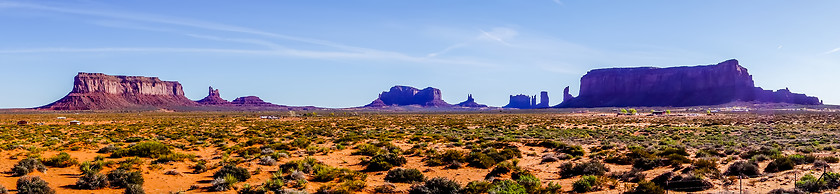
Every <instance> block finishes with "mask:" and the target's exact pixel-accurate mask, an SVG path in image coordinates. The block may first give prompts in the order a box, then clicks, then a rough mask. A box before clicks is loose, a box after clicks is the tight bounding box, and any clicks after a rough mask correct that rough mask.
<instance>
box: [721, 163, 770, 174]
mask: <svg viewBox="0 0 840 194" xmlns="http://www.w3.org/2000/svg"><path fill="white" fill-rule="evenodd" d="M760 174H761V172H760V170H759V168H758V164H757V163H755V162H749V161H745V160H740V161H736V162H735V163H732V164H731V165H729V167H728V168H726V171H724V172H723V175H727V176H747V177H754V176H758V175H760Z"/></svg>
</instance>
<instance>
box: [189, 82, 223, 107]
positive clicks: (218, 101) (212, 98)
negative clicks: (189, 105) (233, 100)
mask: <svg viewBox="0 0 840 194" xmlns="http://www.w3.org/2000/svg"><path fill="white" fill-rule="evenodd" d="M195 102H198V103H199V104H203V105H226V104H230V102H228V101H227V100H225V99H222V97H221V96H220V94H219V89H215V90H214V89H213V86H210V93H209V94H207V97H204V99H201V100H199V101H195Z"/></svg>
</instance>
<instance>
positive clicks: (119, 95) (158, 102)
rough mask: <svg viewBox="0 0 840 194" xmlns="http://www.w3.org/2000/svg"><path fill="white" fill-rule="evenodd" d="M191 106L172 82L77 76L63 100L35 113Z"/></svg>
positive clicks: (110, 76) (132, 77)
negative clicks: (41, 111) (43, 111)
mask: <svg viewBox="0 0 840 194" xmlns="http://www.w3.org/2000/svg"><path fill="white" fill-rule="evenodd" d="M195 105H197V104H196V103H195V102H193V101H192V100H190V99H187V97H185V96H184V90H183V89H182V87H181V84H180V83H178V82H175V81H161V80H160V79H158V78H157V77H142V76H112V75H105V74H102V73H81V72H80V73H79V74H78V75H76V77H75V78H74V81H73V90H72V91H71V92H70V93H69V94H67V96H65V97H64V98H61V99H59V100H58V101H56V102H53V103H51V104H48V105H45V106H42V107H38V109H48V110H99V109H130V108H148V107H157V108H162V107H180V106H195Z"/></svg>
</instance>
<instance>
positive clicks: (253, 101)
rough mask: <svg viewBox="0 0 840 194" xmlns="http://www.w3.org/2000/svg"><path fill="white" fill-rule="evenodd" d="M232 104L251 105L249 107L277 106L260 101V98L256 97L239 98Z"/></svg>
mask: <svg viewBox="0 0 840 194" xmlns="http://www.w3.org/2000/svg"><path fill="white" fill-rule="evenodd" d="M230 103H231V104H236V105H249V106H275V105H274V104H271V103H268V102H265V101H263V100H262V99H260V97H256V96H245V97H239V98H236V99H234V100H233V101H231V102H230Z"/></svg>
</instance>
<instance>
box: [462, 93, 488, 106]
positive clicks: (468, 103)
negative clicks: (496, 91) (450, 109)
mask: <svg viewBox="0 0 840 194" xmlns="http://www.w3.org/2000/svg"><path fill="white" fill-rule="evenodd" d="M455 106H460V107H470V108H482V107H487V105H484V104H479V103H477V102H475V99H473V97H472V94H469V95H467V100H466V101H464V102H461V103H458V104H455Z"/></svg>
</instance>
